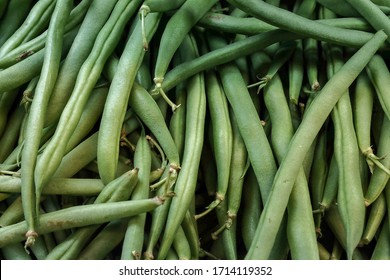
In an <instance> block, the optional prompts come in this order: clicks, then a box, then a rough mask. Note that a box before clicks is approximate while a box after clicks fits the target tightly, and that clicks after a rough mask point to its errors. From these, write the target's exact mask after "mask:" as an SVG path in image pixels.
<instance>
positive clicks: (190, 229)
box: [181, 211, 200, 260]
mask: <svg viewBox="0 0 390 280" xmlns="http://www.w3.org/2000/svg"><path fill="white" fill-rule="evenodd" d="M181 227H182V228H183V230H184V233H185V235H186V237H187V241H188V243H189V245H190V249H191V260H198V259H199V252H200V245H199V233H198V226H197V224H196V221H195V218H194V215H193V214H191V213H190V211H187V213H186V215H185V217H184V219H183V222H182V224H181Z"/></svg>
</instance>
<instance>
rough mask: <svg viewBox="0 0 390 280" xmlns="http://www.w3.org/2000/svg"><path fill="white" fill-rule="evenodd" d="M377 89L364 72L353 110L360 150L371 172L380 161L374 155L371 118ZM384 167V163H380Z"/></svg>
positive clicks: (358, 79) (356, 88)
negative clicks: (375, 89)
mask: <svg viewBox="0 0 390 280" xmlns="http://www.w3.org/2000/svg"><path fill="white" fill-rule="evenodd" d="M374 95H375V91H374V88H373V86H372V84H371V82H370V79H369V77H368V75H367V73H366V71H364V72H362V73H361V74H360V75H359V77H358V78H357V81H356V87H355V91H354V95H353V97H354V98H353V101H354V102H353V105H354V106H353V110H354V123H355V129H356V136H357V140H358V144H359V148H360V151H361V152H362V154H363V155H364V156H365V158H366V161H367V164H368V166H369V168H370V171H371V173H372V172H373V171H374V168H375V164H376V163H379V158H378V157H377V156H376V155H374V152H373V150H372V146H371V120H372V112H373V103H374ZM378 167H383V165H380V164H379V165H378Z"/></svg>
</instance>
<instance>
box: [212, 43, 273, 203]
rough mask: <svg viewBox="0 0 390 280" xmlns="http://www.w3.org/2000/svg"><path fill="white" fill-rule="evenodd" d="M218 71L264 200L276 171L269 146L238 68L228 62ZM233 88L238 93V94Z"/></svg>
mask: <svg viewBox="0 0 390 280" xmlns="http://www.w3.org/2000/svg"><path fill="white" fill-rule="evenodd" d="M209 42H210V44H211V47H212V49H217V48H220V47H223V46H224V45H225V44H226V43H225V42H224V41H223V40H221V38H218V37H216V36H212V37H210V38H209ZM218 72H219V76H220V78H221V82H222V85H223V89H224V92H225V94H226V97H227V99H228V101H229V104H230V106H232V109H233V112H234V114H235V116H236V120H237V125H238V127H239V130H240V133H241V136H242V138H243V140H244V142H245V146H246V148H247V150H248V155H249V160H250V162H251V164H252V166H253V169H254V171H255V173H256V177H257V179H258V181H259V186H260V190H261V194H262V200H263V202H265V201H266V200H267V198H268V195H269V192H270V190H271V185H272V181H273V178H274V176H275V173H276V163H275V159H274V155H273V153H272V149H271V146H270V144H269V142H268V139H267V137H266V135H265V132H264V129H263V127H262V125H261V122H260V118H259V116H258V114H257V111H256V108H255V107H254V105H253V102H252V99H251V97H250V94H249V92H248V90H247V88H246V84H245V81H244V79H243V77H242V75H241V73H240V71H239V70H238V68H237V67H236V66H235V65H234V64H232V63H230V64H225V65H222V66H220V68H218ZM237 91H239V92H240V93H241V94H240V95H238V94H237ZM259 147H261V148H259Z"/></svg>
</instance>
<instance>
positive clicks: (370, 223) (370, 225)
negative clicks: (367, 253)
mask: <svg viewBox="0 0 390 280" xmlns="http://www.w3.org/2000/svg"><path fill="white" fill-rule="evenodd" d="M386 212H387V207H386V198H385V195H384V194H381V195H380V196H379V197H378V199H376V200H375V201H374V202H373V204H372V206H371V207H370V210H369V214H368V217H367V222H366V225H365V227H364V232H363V235H362V239H361V243H362V244H363V245H367V244H369V243H370V242H371V241H372V240H373V239H374V237H375V235H376V234H377V232H378V229H379V228H380V225H381V224H382V221H383V219H384V218H385V216H386Z"/></svg>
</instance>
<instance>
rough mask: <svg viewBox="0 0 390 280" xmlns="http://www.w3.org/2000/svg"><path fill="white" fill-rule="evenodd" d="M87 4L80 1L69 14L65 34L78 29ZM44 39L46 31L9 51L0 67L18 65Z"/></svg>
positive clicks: (40, 47)
mask: <svg viewBox="0 0 390 280" xmlns="http://www.w3.org/2000/svg"><path fill="white" fill-rule="evenodd" d="M89 4H90V0H85V1H82V2H81V3H80V4H79V5H77V6H76V7H74V9H73V10H72V11H71V12H70V15H69V19H68V22H67V23H66V25H65V31H64V33H65V34H66V33H68V32H71V30H73V29H77V28H78V25H80V23H81V22H82V21H83V20H84V16H85V14H86V12H87V9H88V8H89ZM46 38H47V30H46V31H45V32H43V33H41V34H40V35H37V36H36V37H34V38H33V39H31V40H29V41H27V42H24V43H22V44H21V45H19V46H17V47H15V48H14V49H13V50H11V51H9V52H8V53H7V54H6V55H4V56H3V57H1V58H0V67H1V68H6V67H9V66H11V65H14V64H15V63H18V62H19V61H21V60H23V59H25V58H26V57H28V56H30V55H32V54H34V53H36V52H37V51H39V50H41V49H42V48H44V46H45V41H46Z"/></svg>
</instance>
